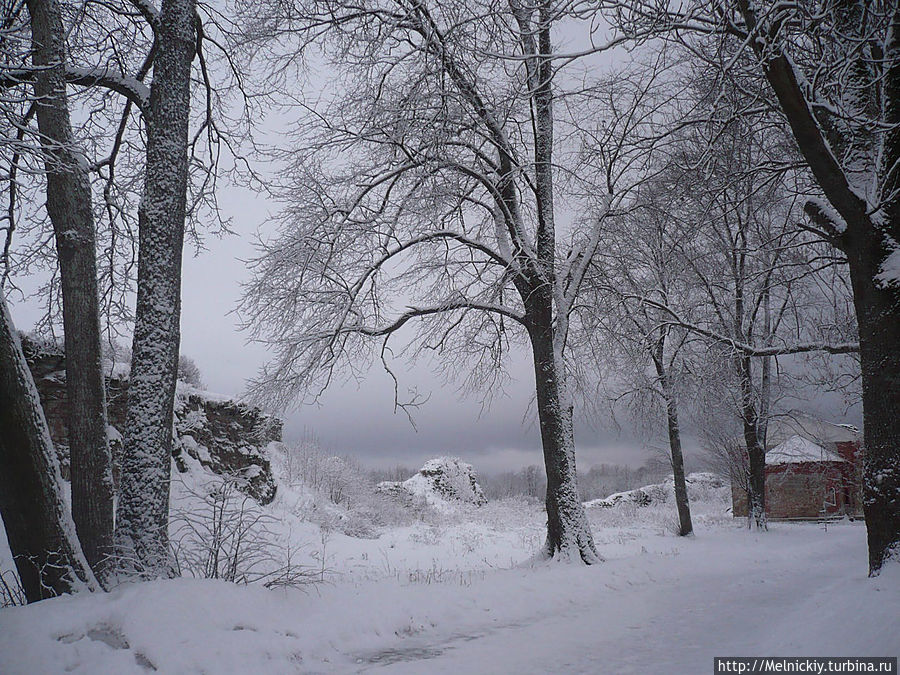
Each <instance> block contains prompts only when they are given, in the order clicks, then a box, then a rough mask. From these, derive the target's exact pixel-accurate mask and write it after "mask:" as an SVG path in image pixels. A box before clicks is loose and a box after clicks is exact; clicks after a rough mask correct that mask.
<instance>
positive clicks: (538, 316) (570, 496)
mask: <svg viewBox="0 0 900 675" xmlns="http://www.w3.org/2000/svg"><path fill="white" fill-rule="evenodd" d="M532 303H533V310H534V313H533V314H531V316H532V317H533V318H534V322H533V324H532V329H531V346H532V351H533V354H534V375H535V383H536V390H537V408H538V418H539V419H540V424H541V442H542V445H543V449H544V465H545V467H546V470H547V499H546V504H547V542H546V543H545V545H544V552H545V554H546V555H547V556H549V557H556V556H559V557H562V558H567V557H569V558H572V557H574V556H575V555H577V556H579V557H580V559H581V560H582V561H583V562H585V563H587V564H589V565H590V564H593V563H596V562H600V561H601V558H600V556H599V555H598V553H597V549H596V547H595V546H594V538H593V535H592V534H591V527H590V525H589V524H588V521H587V515H586V514H585V511H584V505H583V504H582V503H581V499H580V497H579V495H578V484H577V481H576V478H575V432H574V427H573V424H572V405H571V403H570V402H569V400H568V397H567V396H566V391H565V381H564V378H565V373H564V372H561V369H560V364H559V363H558V361H557V359H556V355H555V354H554V348H553V327H552V325H551V305H550V293H549V291H548V290H547V289H546V287H544V288H543V289H538V290H536V291H535V292H534V293H533V294H532ZM539 310H540V311H539Z"/></svg>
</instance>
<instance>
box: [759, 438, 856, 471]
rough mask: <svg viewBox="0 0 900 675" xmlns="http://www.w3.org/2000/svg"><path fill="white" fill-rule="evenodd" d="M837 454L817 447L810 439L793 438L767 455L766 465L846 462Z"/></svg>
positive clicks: (819, 446)
mask: <svg viewBox="0 0 900 675" xmlns="http://www.w3.org/2000/svg"><path fill="white" fill-rule="evenodd" d="M844 461H846V460H845V459H844V458H843V457H841V456H840V455H838V454H837V453H834V452H831V451H830V450H826V449H825V448H823V447H822V446H821V445H816V444H815V443H813V442H812V441H811V440H809V439H808V438H803V437H802V436H791V437H790V438H789V439H787V440H786V441H785V442H784V443H782V444H780V445H776V446H775V447H774V448H772V449H771V450H769V451H768V452H767V453H766V464H770V465H771V464H802V463H804V462H844Z"/></svg>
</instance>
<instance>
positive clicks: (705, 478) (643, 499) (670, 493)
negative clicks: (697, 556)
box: [584, 472, 730, 509]
mask: <svg viewBox="0 0 900 675" xmlns="http://www.w3.org/2000/svg"><path fill="white" fill-rule="evenodd" d="M685 482H686V483H687V488H688V499H689V500H691V501H709V500H710V498H714V497H716V496H721V495H720V494H719V493H724V492H728V491H729V490H730V486H729V484H728V481H726V480H725V479H724V478H722V477H721V476H717V475H716V474H714V473H707V472H696V473H692V474H689V475H688V476H687V477H686V478H685ZM674 499H675V480H674V479H673V478H666V480H665V481H663V482H662V483H656V484H654V485H644V486H643V487H639V488H635V489H634V490H627V491H625V492H616V493H614V494H611V495H609V496H608V497H604V498H603V499H592V500H590V501H588V502H585V503H584V505H585V506H586V507H588V508H594V507H599V508H606V509H608V508H611V507H613V506H618V505H620V504H635V505H636V506H650V505H651V504H664V503H667V502H669V501H673V500H674Z"/></svg>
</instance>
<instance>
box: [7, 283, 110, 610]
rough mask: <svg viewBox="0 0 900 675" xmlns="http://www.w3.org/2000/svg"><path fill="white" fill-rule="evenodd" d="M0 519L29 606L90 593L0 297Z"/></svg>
mask: <svg viewBox="0 0 900 675" xmlns="http://www.w3.org/2000/svg"><path fill="white" fill-rule="evenodd" d="M0 467H2V470H0V516H2V517H3V525H4V527H5V528H6V537H7V539H8V541H9V548H10V551H12V554H13V558H14V560H15V563H16V569H17V570H18V572H19V579H20V580H21V582H22V588H23V589H24V591H25V597H26V598H27V599H28V602H37V601H38V600H43V599H44V598H49V597H53V596H54V595H59V594H61V593H69V592H72V591H73V590H75V589H77V588H79V587H85V588H89V589H92V590H93V589H96V588H97V583H96V580H95V579H94V577H93V574H92V573H91V570H90V567H89V566H88V564H87V561H86V560H85V558H84V556H83V554H82V552H81V548H80V546H79V544H78V539H77V537H76V535H75V526H74V524H73V523H72V516H71V514H70V512H69V509H68V506H67V505H66V502H65V500H64V499H63V495H62V478H61V477H60V474H59V463H58V461H57V459H56V453H55V451H54V450H53V442H52V441H51V440H50V432H49V431H48V430H47V422H46V420H45V419H44V412H43V410H42V409H41V404H40V399H39V398H38V393H37V390H36V389H35V387H34V380H32V378H31V372H30V371H29V370H28V364H27V363H26V362H25V355H24V354H23V353H22V345H21V344H20V342H19V336H18V334H17V333H16V331H15V327H14V326H13V323H12V319H11V318H10V316H9V313H8V312H7V309H6V299H5V298H4V297H3V294H2V292H0Z"/></svg>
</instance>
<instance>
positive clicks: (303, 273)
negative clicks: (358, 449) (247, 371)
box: [241, 0, 651, 563]
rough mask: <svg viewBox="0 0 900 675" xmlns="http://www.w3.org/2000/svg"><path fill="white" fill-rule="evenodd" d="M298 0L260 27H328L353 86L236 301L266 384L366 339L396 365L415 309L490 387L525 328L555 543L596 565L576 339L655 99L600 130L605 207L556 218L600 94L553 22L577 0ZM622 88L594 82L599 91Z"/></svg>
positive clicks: (305, 160)
mask: <svg viewBox="0 0 900 675" xmlns="http://www.w3.org/2000/svg"><path fill="white" fill-rule="evenodd" d="M254 9H255V7H254ZM296 9H297V11H296V12H294V13H292V14H291V15H290V16H285V15H283V14H280V13H278V12H277V11H275V12H274V13H273V14H271V15H262V16H257V19H256V21H257V22H256V23H255V24H252V26H251V27H252V29H253V30H254V31H255V32H256V33H257V35H259V36H262V38H263V39H266V40H270V39H271V36H272V35H273V34H275V35H276V36H279V37H281V38H285V36H286V35H288V36H290V37H292V38H296V39H297V40H298V41H299V42H301V43H305V42H306V41H313V40H317V39H319V38H320V37H321V38H322V42H321V44H322V45H323V46H324V48H325V50H326V52H327V53H328V54H329V55H330V56H331V57H333V58H332V59H331V63H332V64H333V65H334V67H336V68H338V69H340V72H341V79H342V87H343V88H344V91H343V92H342V93H341V94H340V95H337V97H336V98H335V99H334V100H333V101H332V102H331V103H330V104H323V105H321V106H319V107H317V108H316V109H315V110H313V111H312V112H311V114H310V115H308V116H307V117H306V123H307V125H308V126H306V127H305V128H304V129H302V130H301V133H300V143H301V146H303V147H305V148H306V150H304V151H299V152H298V151H296V150H292V151H291V160H292V163H291V165H290V166H291V168H290V172H291V174H290V175H291V178H292V181H290V182H288V183H287V184H286V185H285V188H284V192H282V195H286V196H287V197H286V198H287V199H288V206H287V208H286V210H285V211H284V213H283V215H282V221H281V222H282V224H283V227H282V229H281V231H280V233H279V235H278V236H277V238H275V239H273V240H270V241H268V242H266V243H265V245H264V247H263V250H262V254H261V256H260V257H259V258H258V259H257V260H256V261H255V263H254V268H255V275H254V279H253V281H252V283H251V284H250V285H249V287H248V288H247V291H246V295H245V299H244V302H243V305H242V308H241V309H242V311H243V315H244V317H245V320H246V323H247V325H248V327H249V328H250V329H251V330H252V331H253V334H254V335H255V336H257V337H258V338H260V339H263V340H265V341H266V342H268V343H269V344H270V345H271V346H272V348H273V353H274V354H275V355H276V359H275V361H274V362H273V363H272V364H270V366H269V367H268V368H267V369H265V370H264V372H263V373H262V375H261V376H260V378H259V379H258V380H257V382H256V385H255V393H257V394H259V395H262V396H265V397H267V398H268V399H269V400H270V401H274V402H275V403H278V404H281V405H286V404H288V403H290V402H291V401H292V400H293V399H294V398H295V397H296V396H297V395H298V394H300V393H302V392H308V391H312V392H313V395H315V393H314V392H316V391H317V390H319V389H320V388H321V387H324V386H327V385H328V383H329V382H330V381H331V379H332V377H333V374H334V373H335V372H336V371H337V369H340V368H345V367H349V368H352V367H353V366H354V364H356V363H359V362H360V361H361V360H362V357H364V356H372V355H373V354H377V355H378V356H379V357H380V358H381V360H382V362H383V363H385V365H386V366H388V367H389V363H388V356H389V355H390V354H391V351H390V346H389V343H390V339H391V337H392V336H394V335H396V334H397V333H398V331H400V330H401V329H402V328H404V327H405V326H407V325H408V324H410V323H417V324H418V325H419V327H420V333H419V339H418V340H416V341H413V342H412V343H411V346H410V349H411V350H415V351H417V352H421V351H428V352H434V353H437V354H438V355H445V356H449V357H450V358H451V359H453V360H454V365H455V367H456V368H461V366H462V365H463V364H465V365H466V366H469V365H471V364H474V367H473V368H472V370H470V371H468V376H467V379H466V382H467V384H468V385H469V386H474V387H480V388H483V389H490V388H491V387H492V386H493V385H496V384H498V383H502V381H503V370H502V364H503V357H504V354H505V353H506V351H507V350H508V349H509V348H510V345H511V344H512V342H513V341H516V342H517V343H524V344H525V345H527V348H529V349H530V351H531V354H532V357H533V362H534V373H535V385H536V402H537V412H538V417H539V420H540V430H541V439H542V444H543V450H544V464H545V469H546V472H547V479H548V480H547V491H546V506H547V514H548V528H547V541H546V545H545V553H546V554H547V555H550V556H563V557H568V556H571V557H576V558H579V559H581V560H583V561H584V562H587V563H592V562H595V561H596V560H598V558H597V554H596V551H595V548H594V544H593V541H592V536H591V532H590V528H589V526H588V523H587V520H586V517H585V514H584V510H583V507H582V505H581V502H580V500H579V497H578V490H577V485H576V475H575V444H574V431H573V424H572V413H573V405H574V403H573V396H572V382H571V371H572V367H573V363H572V361H571V359H570V358H569V346H568V336H569V328H570V318H571V315H572V311H573V308H574V306H575V304H576V300H577V298H578V297H579V293H580V291H581V288H582V283H583V280H584V277H585V274H586V272H587V269H588V266H589V264H590V261H591V260H592V259H593V258H594V256H595V255H596V254H597V251H598V250H599V248H600V246H601V231H602V228H601V227H600V226H599V225H600V223H601V222H602V221H603V220H604V219H605V218H606V217H608V216H609V215H610V213H611V212H612V211H613V210H614V209H615V208H616V207H617V205H618V204H619V203H620V202H621V201H622V200H623V199H625V198H626V196H627V194H628V189H629V188H630V186H631V182H630V181H631V177H632V176H631V172H634V171H637V167H638V166H639V165H640V164H641V162H643V161H644V158H645V157H646V155H647V154H648V151H649V148H648V147H647V146H645V147H643V148H637V147H635V146H634V145H632V144H629V141H628V140H627V139H628V138H629V134H630V133H631V132H632V131H633V127H634V126H639V125H641V124H646V123H647V118H648V116H650V115H651V113H650V112H649V111H648V110H647V109H646V108H643V107H642V106H644V104H645V100H644V98H643V97H642V96H641V92H642V91H643V89H642V88H641V87H634V88H632V92H631V93H633V94H634V97H633V98H631V97H629V98H628V101H629V103H628V105H625V106H623V107H625V108H627V110H621V109H620V110H616V111H615V112H616V115H615V116H614V117H613V118H612V123H611V124H608V125H605V124H602V123H601V121H600V120H597V122H598V123H597V125H596V126H595V127H594V128H593V129H592V131H593V133H594V138H595V140H599V141H600V142H603V143H607V144H608V145H609V146H610V158H611V161H612V163H611V165H609V166H605V167H604V168H603V171H604V175H606V176H607V177H608V181H607V185H606V186H605V188H604V189H603V191H602V192H600V193H599V194H598V193H597V192H596V191H594V190H593V189H591V190H590V198H591V199H593V200H594V205H595V208H594V211H593V212H594V214H595V218H594V219H592V220H590V221H583V222H579V223H578V224H575V225H572V226H563V227H560V226H559V225H558V224H557V220H556V217H557V210H556V207H555V201H556V200H557V199H558V197H559V194H560V191H561V190H562V189H567V190H572V193H574V192H575V190H573V189H572V186H573V184H575V183H578V176H577V175H576V173H575V172H574V171H573V170H572V169H573V168H574V167H575V166H576V165H577V163H578V161H579V159H578V158H577V157H574V156H573V155H574V153H573V150H574V149H575V148H573V147H572V143H574V141H571V142H570V140H569V139H570V138H574V137H573V136H572V132H573V130H574V128H575V127H574V125H573V124H572V120H573V119H577V117H578V115H579V114H580V112H581V110H576V109H577V108H579V106H580V105H583V104H586V103H587V102H589V101H590V100H591V97H592V96H594V97H600V96H601V94H600V93H598V92H597V91H594V93H593V94H591V93H590V92H589V91H588V90H590V87H591V85H587V87H585V85H583V84H581V83H576V84H574V85H573V83H572V80H566V78H565V77H564V76H563V75H561V74H560V73H561V72H562V67H563V65H565V64H566V63H569V62H571V60H572V59H573V58H574V56H573V55H572V54H562V53H559V52H556V51H554V48H553V45H552V43H551V37H550V34H551V30H552V28H553V26H554V25H555V24H556V23H557V22H561V21H563V19H564V17H568V18H570V19H572V18H573V16H574V14H573V13H572V12H573V9H572V6H571V5H568V4H565V3H564V4H562V5H557V4H552V3H549V2H540V3H536V4H534V5H524V4H520V3H518V2H512V3H510V4H509V5H507V4H505V3H502V2H496V1H494V0H487V1H485V2H477V3H469V2H466V3H463V2H445V3H440V4H434V5H430V4H428V3H424V2H406V1H404V0H397V1H393V0H392V1H389V2H383V3H377V4H375V5H373V6H372V7H371V8H367V9H365V10H360V9H359V8H358V7H357V6H355V5H353V4H352V3H342V2H340V1H337V0H336V1H334V2H325V3H309V4H307V5H303V6H301V7H298V8H296ZM257 11H258V10H257ZM573 20H574V19H573ZM285 39H286V38H285ZM292 53H293V54H295V52H292ZM277 62H278V63H279V68H280V66H281V64H282V63H283V62H281V61H277ZM573 79H574V78H573ZM567 85H568V87H569V89H566V86H567ZM608 85H609V83H608V82H604V83H603V84H602V85H601V84H599V83H595V86H596V87H605V88H604V89H603V94H602V95H604V96H607V92H609V91H610V89H609V86H608ZM329 93H331V92H329ZM579 96H581V98H579ZM607 97H608V98H609V96H607ZM561 100H562V101H565V102H566V105H565V106H562V105H560V104H559V102H560V101H561ZM560 113H562V115H561V116H560ZM560 129H562V130H563V133H564V136H563V138H565V139H566V141H567V142H568V143H569V145H568V146H567V145H566V143H562V142H559V143H558V141H557V134H558V133H560ZM560 148H566V150H565V151H563V150H561V149H560ZM557 152H558V154H555V153H557ZM298 155H299V156H298ZM556 157H562V158H564V160H566V161H565V162H563V161H559V160H557V159H555V158H556ZM566 164H568V166H567V168H565V169H564V168H561V166H565V165H566ZM582 186H583V185H582ZM585 192H587V190H585ZM566 240H567V241H568V243H567V245H565V246H563V244H562V242H563V241H566ZM398 304H405V305H406V307H405V308H399V307H398V306H397V305H398ZM379 344H380V347H379V346H378V345H379ZM463 354H464V355H466V356H468V359H467V360H463V359H462V358H461V355H463Z"/></svg>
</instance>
